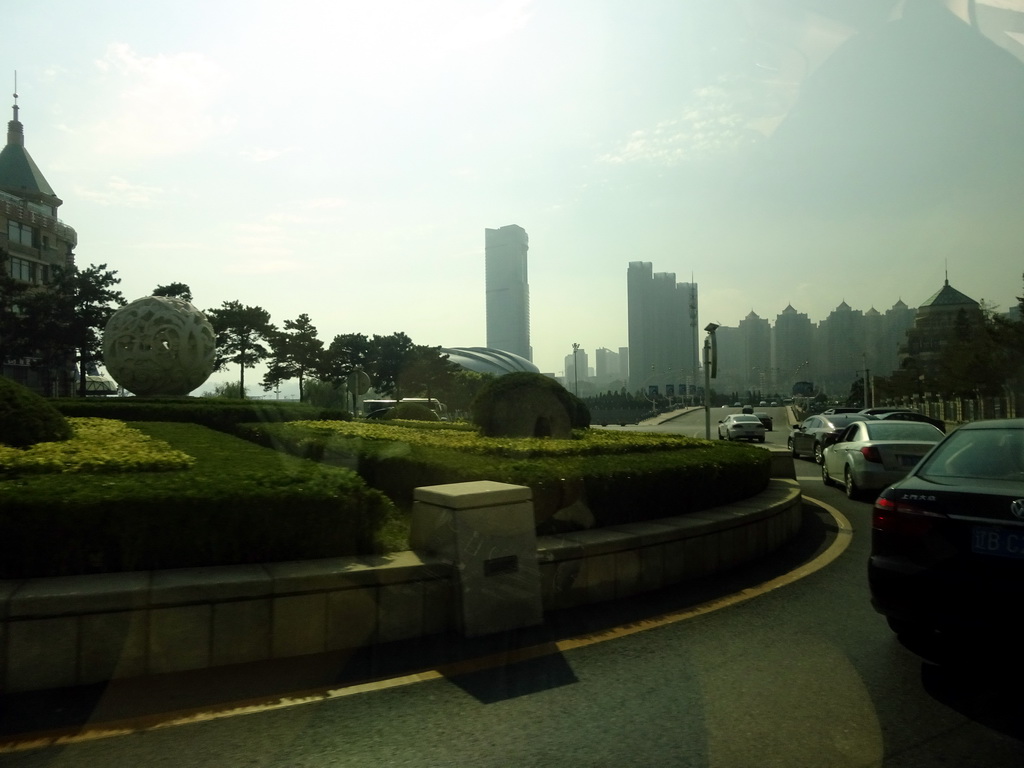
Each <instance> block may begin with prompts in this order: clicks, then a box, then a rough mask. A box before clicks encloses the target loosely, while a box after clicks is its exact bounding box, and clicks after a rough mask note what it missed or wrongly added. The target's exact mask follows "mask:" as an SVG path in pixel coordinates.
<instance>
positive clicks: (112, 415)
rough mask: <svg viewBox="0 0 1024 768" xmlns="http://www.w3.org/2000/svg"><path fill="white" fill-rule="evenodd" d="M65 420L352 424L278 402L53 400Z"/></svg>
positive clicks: (333, 414) (340, 416)
mask: <svg viewBox="0 0 1024 768" xmlns="http://www.w3.org/2000/svg"><path fill="white" fill-rule="evenodd" d="M50 402H51V403H53V404H54V405H55V406H56V407H57V410H59V411H60V412H61V413H63V414H64V415H65V416H96V417H99V418H103V419H119V420H120V421H179V422H188V423H190V424H202V425H203V426H206V427H212V428H213V429H221V430H225V431H230V430H231V428H232V427H234V425H235V424H240V423H243V422H259V421H269V422H279V421H297V420H305V419H330V420H332V421H351V419H352V414H350V413H349V412H348V411H344V410H340V409H336V408H334V409H331V408H317V407H315V406H312V405H308V404H305V403H282V402H278V401H276V400H224V399H220V398H205V397H182V398H142V397H118V398H82V397H73V398H62V399H55V400H51V401H50Z"/></svg>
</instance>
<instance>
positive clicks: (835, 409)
mask: <svg viewBox="0 0 1024 768" xmlns="http://www.w3.org/2000/svg"><path fill="white" fill-rule="evenodd" d="M821 413H822V415H823V416H832V415H834V414H837V413H860V409H859V408H857V407H856V406H852V405H835V406H832V407H831V408H826V409H825V410H824V411H822V412H821Z"/></svg>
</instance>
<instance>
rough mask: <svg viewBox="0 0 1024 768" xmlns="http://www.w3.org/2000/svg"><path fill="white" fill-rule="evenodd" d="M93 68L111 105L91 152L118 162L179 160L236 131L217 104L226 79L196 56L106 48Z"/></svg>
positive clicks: (121, 45) (212, 63)
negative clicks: (160, 158) (154, 158)
mask: <svg viewBox="0 0 1024 768" xmlns="http://www.w3.org/2000/svg"><path fill="white" fill-rule="evenodd" d="M95 64H96V67H97V69H98V70H99V71H100V73H101V75H102V77H103V78H104V80H105V81H106V84H107V86H108V89H107V90H108V93H109V92H110V91H115V92H116V95H112V96H109V97H108V98H110V100H111V102H110V103H109V104H106V105H101V106H104V107H105V113H104V115H103V116H102V117H101V119H100V120H99V121H98V122H97V123H96V124H95V125H94V126H93V128H92V130H93V132H94V134H95V142H96V147H95V151H97V152H99V153H102V154H116V155H118V156H119V157H131V156H136V157H137V156H160V155H177V154H183V153H185V152H190V151H193V150H195V149H196V148H197V147H198V146H200V145H202V144H203V143H205V142H207V141H208V140H210V139H211V138H214V137H216V136H220V135H223V134H225V133H227V132H229V131H230V130H231V129H232V128H233V127H234V122H235V121H234V119H233V118H232V117H231V116H230V115H228V114H224V113H220V110H219V109H218V105H219V102H220V99H221V97H222V95H223V94H224V92H225V91H226V89H227V86H228V82H229V80H230V78H229V76H228V74H227V72H226V71H225V70H224V69H223V68H222V67H221V66H220V65H219V64H218V63H217V62H215V61H214V60H213V59H211V58H209V57H208V56H205V55H203V54H200V53H178V54H171V55H163V54H162V55H159V56H153V57H146V56H142V55H140V54H138V53H136V52H135V51H134V50H133V49H132V48H131V46H129V45H126V44H124V43H115V44H112V45H110V46H109V47H108V48H107V50H106V52H105V53H104V55H103V57H102V58H100V59H98V60H97V61H96V62H95Z"/></svg>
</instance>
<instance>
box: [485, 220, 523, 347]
mask: <svg viewBox="0 0 1024 768" xmlns="http://www.w3.org/2000/svg"><path fill="white" fill-rule="evenodd" d="M529 250H530V238H529V236H528V235H527V234H526V230H525V229H523V228H522V227H520V226H519V225H517V224H508V225H506V226H504V227H500V228H499V229H485V230H484V262H485V290H486V299H487V300H486V313H487V346H488V347H490V348H492V349H501V350H504V351H505V352H511V353H512V354H514V355H519V356H520V357H522V358H525V359H526V360H530V361H532V360H533V349H532V347H531V346H530V284H529V279H528V277H529V276H528V264H527V253H528V252H529Z"/></svg>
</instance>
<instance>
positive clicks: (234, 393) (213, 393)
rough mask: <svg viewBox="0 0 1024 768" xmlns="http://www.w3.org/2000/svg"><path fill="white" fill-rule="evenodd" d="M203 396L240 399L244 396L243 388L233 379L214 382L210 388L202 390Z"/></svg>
mask: <svg viewBox="0 0 1024 768" xmlns="http://www.w3.org/2000/svg"><path fill="white" fill-rule="evenodd" d="M203 397H209V398H214V399H223V400H240V399H244V398H245V390H243V389H241V388H240V387H239V385H238V384H237V383H236V382H234V381H226V382H224V383H223V384H215V385H214V386H213V389H212V390H207V391H206V392H203Z"/></svg>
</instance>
